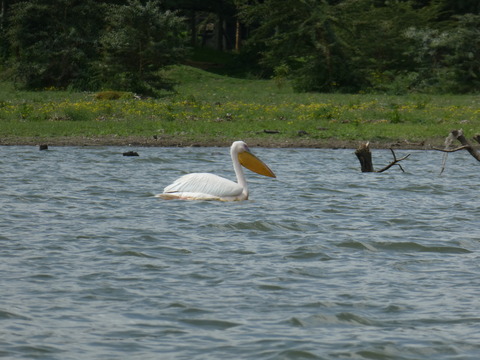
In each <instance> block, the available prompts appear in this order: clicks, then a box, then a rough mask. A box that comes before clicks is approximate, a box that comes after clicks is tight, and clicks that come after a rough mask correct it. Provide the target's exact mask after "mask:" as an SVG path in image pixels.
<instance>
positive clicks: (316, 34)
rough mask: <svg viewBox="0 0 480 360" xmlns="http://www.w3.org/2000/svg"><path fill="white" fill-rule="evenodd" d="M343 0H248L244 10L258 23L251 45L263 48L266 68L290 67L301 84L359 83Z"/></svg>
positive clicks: (333, 85) (319, 88) (243, 13)
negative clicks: (337, 0)
mask: <svg viewBox="0 0 480 360" xmlns="http://www.w3.org/2000/svg"><path fill="white" fill-rule="evenodd" d="M337 6H340V5H337ZM337 6H335V5H330V4H329V3H328V2H327V1H317V0H294V1H289V2H286V1H282V0H265V1H262V2H255V3H254V4H251V3H250V2H249V1H243V2H241V4H240V14H241V16H242V19H243V20H244V21H245V22H247V24H248V25H250V27H251V28H252V29H253V31H252V36H251V38H250V39H249V40H248V42H247V45H248V46H250V48H253V49H254V51H259V52H260V54H261V64H263V65H264V66H265V67H266V68H269V69H271V70H272V71H275V69H277V71H278V70H279V69H281V71H282V72H283V73H289V74H290V76H291V77H292V78H293V79H294V81H295V87H296V88H297V89H298V90H301V91H310V90H317V91H333V90H337V89H342V88H344V89H347V88H348V89H353V88H355V87H356V85H357V84H356V83H357V81H356V79H355V74H354V72H352V71H351V68H350V61H349V60H348V56H347V54H346V50H348V49H347V46H346V44H345V43H344V39H343V38H342V31H341V30H340V29H341V28H342V27H343V26H344V24H342V23H341V22H340V21H339V13H338V11H337Z"/></svg>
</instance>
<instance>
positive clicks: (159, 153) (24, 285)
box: [0, 146, 480, 360]
mask: <svg viewBox="0 0 480 360" xmlns="http://www.w3.org/2000/svg"><path fill="white" fill-rule="evenodd" d="M0 150H1V157H0V170H1V174H0V206H1V210H0V216H1V217H0V246H1V247H0V357H3V358H8V359H59V360H60V359H61V360H69V359H142V360H148V359H185V360H187V359H189V360H190V359H255V360H256V359H435V360H438V359H478V358H479V357H480V229H479V224H480V221H479V220H480V205H479V193H480V187H479V179H480V165H479V163H478V162H476V161H475V160H474V159H473V158H472V157H471V156H470V155H469V154H468V153H467V152H457V153H452V154H450V155H449V157H448V160H447V163H446V169H445V171H444V173H443V174H442V175H440V174H439V173H440V169H441V167H442V157H443V155H442V153H439V152H433V151H397V155H398V156H402V155H405V154H407V153H411V156H410V157H409V158H408V159H407V160H405V161H403V162H402V163H401V164H402V165H403V168H404V169H405V173H403V172H401V170H400V169H398V168H392V169H390V170H389V171H388V172H386V173H382V174H377V173H370V174H362V173H361V172H360V166H359V163H358V161H357V159H356V157H355V155H354V152H353V150H320V149H265V148H252V150H253V152H254V153H256V154H257V155H258V156H259V157H260V158H262V159H263V160H264V161H265V162H266V163H267V164H268V165H269V166H270V167H271V168H272V170H273V171H275V173H276V174H277V177H278V178H277V179H270V178H266V177H261V176H258V175H256V174H253V173H250V172H247V174H246V175H247V178H248V181H249V185H250V191H251V195H250V200H248V201H244V202H234V203H225V202H207V201H198V202H192V201H178V200H170V201H167V200H162V199H159V198H155V197H154V195H155V194H157V193H160V192H162V190H163V188H164V187H165V186H166V185H168V184H169V183H170V182H172V181H173V180H174V179H175V178H177V177H178V176H180V175H183V174H184V173H187V172H195V171H205V172H214V173H217V174H219V175H222V176H225V177H228V178H233V170H232V167H231V162H230V158H229V154H228V149H227V148H123V147H98V148H92V147H51V148H50V150H47V151H39V150H38V148H37V147H26V146H14V147H1V148H0ZM127 150H135V151H137V152H138V153H139V155H140V156H139V157H124V156H122V152H124V151H127ZM373 156H374V163H375V165H376V167H377V168H380V167H382V166H383V165H386V164H388V163H389V162H390V160H391V154H390V152H389V151H387V150H373Z"/></svg>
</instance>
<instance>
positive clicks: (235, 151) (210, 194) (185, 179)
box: [156, 141, 276, 201]
mask: <svg viewBox="0 0 480 360" xmlns="http://www.w3.org/2000/svg"><path fill="white" fill-rule="evenodd" d="M230 155H231V157H232V162H233V169H234V170H235V174H236V175H237V182H233V181H230V180H227V179H225V178H222V177H220V176H217V175H214V174H209V173H193V174H187V175H184V176H182V177H180V178H178V179H177V180H175V182H174V183H173V184H170V185H168V186H167V187H166V188H165V189H164V190H163V194H158V195H156V196H157V197H161V198H163V199H184V200H221V201H236V200H246V199H248V188H247V181H246V180H245V175H244V173H243V169H242V166H241V165H243V166H245V167H246V168H247V169H249V170H252V171H254V172H256V173H257V174H260V175H265V176H270V177H276V176H275V174H274V173H273V171H272V170H270V168H269V167H268V166H267V165H265V164H264V163H263V161H261V160H260V159H259V158H257V157H256V156H255V155H253V154H252V153H251V152H250V149H249V148H248V146H247V144H245V143H244V142H243V141H235V142H234V143H233V144H232V146H231V147H230Z"/></svg>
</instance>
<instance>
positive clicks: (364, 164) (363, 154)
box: [355, 142, 374, 172]
mask: <svg viewBox="0 0 480 360" xmlns="http://www.w3.org/2000/svg"><path fill="white" fill-rule="evenodd" d="M369 145H370V143H368V142H367V143H365V144H363V145H360V147H359V148H358V149H357V150H355V155H357V158H358V161H360V167H361V169H362V172H374V170H373V163H372V153H371V152H370V146H369Z"/></svg>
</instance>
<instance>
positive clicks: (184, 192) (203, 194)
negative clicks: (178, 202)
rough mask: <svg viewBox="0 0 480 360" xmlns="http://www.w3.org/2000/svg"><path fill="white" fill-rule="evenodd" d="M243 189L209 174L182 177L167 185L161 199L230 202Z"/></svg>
mask: <svg viewBox="0 0 480 360" xmlns="http://www.w3.org/2000/svg"><path fill="white" fill-rule="evenodd" d="M242 192H243V188H242V187H241V186H240V185H238V184H237V183H235V182H233V181H230V180H227V179H225V178H222V177H220V176H217V175H214V174H209V173H193V174H188V175H184V176H182V177H180V178H178V179H177V180H175V182H173V184H171V185H168V186H167V187H166V188H165V189H164V190H163V194H161V197H163V198H183V199H205V200H211V199H215V200H231V199H235V198H237V197H238V196H240V195H241V194H242Z"/></svg>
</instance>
